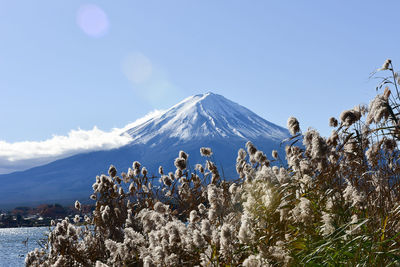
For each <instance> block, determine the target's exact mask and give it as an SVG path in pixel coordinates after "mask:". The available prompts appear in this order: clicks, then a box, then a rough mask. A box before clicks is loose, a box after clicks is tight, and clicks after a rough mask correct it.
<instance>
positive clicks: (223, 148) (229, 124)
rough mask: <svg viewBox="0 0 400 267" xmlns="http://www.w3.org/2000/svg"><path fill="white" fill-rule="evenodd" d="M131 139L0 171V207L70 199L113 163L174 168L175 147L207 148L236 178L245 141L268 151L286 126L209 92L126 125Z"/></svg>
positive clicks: (81, 195)
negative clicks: (102, 148)
mask: <svg viewBox="0 0 400 267" xmlns="http://www.w3.org/2000/svg"><path fill="white" fill-rule="evenodd" d="M121 134H123V135H126V134H128V135H130V136H131V137H132V141H131V142H130V143H129V144H127V145H125V146H123V147H120V148H117V149H112V150H105V151H96V152H90V153H81V154H78V155H74V156H71V157H68V158H64V159H59V160H56V161H54V162H51V163H49V164H46V165H43V166H39V167H35V168H32V169H29V170H26V171H22V172H14V173H11V174H5V175H0V180H1V182H2V186H1V187H0V208H4V207H12V206H16V205H36V204H40V203H54V202H59V203H72V201H73V200H75V199H80V200H85V199H88V197H89V195H90V194H91V190H92V188H91V185H92V184H93V182H94V179H95V177H96V175H99V174H101V173H106V172H107V170H108V167H109V166H110V165H111V164H113V165H114V166H116V167H117V169H118V171H120V172H122V171H127V169H128V168H129V167H131V165H132V162H133V161H135V160H138V161H139V162H141V163H142V165H143V166H146V167H147V169H148V170H149V172H150V174H157V169H158V166H160V165H161V166H163V167H164V169H165V170H166V171H173V170H174V166H173V161H174V159H175V158H176V157H177V156H178V153H179V151H180V150H183V151H185V152H187V153H188V154H189V164H190V165H192V166H193V165H195V164H196V163H204V161H205V159H204V158H202V157H201V156H200V153H199V150H200V147H203V146H206V147H211V148H212V150H213V152H214V154H213V159H214V160H215V162H216V164H217V166H218V167H219V168H220V169H221V174H222V175H223V176H224V177H225V178H226V179H234V178H237V176H236V172H235V159H236V155H237V151H238V149H239V148H243V147H244V145H245V143H246V142H247V141H248V140H250V141H252V142H253V143H254V144H255V145H256V147H257V148H259V149H260V150H263V151H264V152H265V153H266V154H267V155H270V152H271V150H272V149H277V150H278V151H282V150H283V149H282V147H280V142H281V141H282V140H283V139H285V138H287V137H288V136H289V133H288V131H287V130H286V129H284V128H282V127H280V126H277V125H275V124H273V123H271V122H268V121H266V120H265V119H263V118H261V117H259V116H258V115H256V114H255V113H253V112H252V111H250V110H249V109H247V108H245V107H243V106H240V105H239V104H237V103H234V102H232V101H230V100H228V99H226V98H225V97H223V96H221V95H217V94H213V93H206V94H201V95H195V96H191V97H188V98H186V99H185V100H183V101H182V102H180V103H178V104H176V105H175V106H173V107H171V108H170V109H168V110H166V111H164V112H162V113H160V114H158V115H155V116H153V117H150V118H149V119H148V120H146V121H145V122H143V123H140V124H137V125H135V126H133V127H131V128H127V129H125V131H124V132H123V133H121Z"/></svg>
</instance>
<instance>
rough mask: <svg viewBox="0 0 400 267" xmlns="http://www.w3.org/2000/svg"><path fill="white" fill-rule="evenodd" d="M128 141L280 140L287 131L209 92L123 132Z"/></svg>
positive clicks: (189, 99)
mask: <svg viewBox="0 0 400 267" xmlns="http://www.w3.org/2000/svg"><path fill="white" fill-rule="evenodd" d="M126 133H128V134H129V135H131V136H132V137H133V141H132V144H139V143H140V144H151V145H157V144H158V143H160V142H163V141H164V140H166V139H168V138H178V139H179V140H180V141H193V140H198V139H202V138H208V139H210V138H232V137H236V138H237V137H239V138H243V139H246V140H251V139H255V138H259V137H265V138H268V139H271V140H276V141H281V140H282V139H284V138H285V137H287V131H286V130H285V129H282V128H281V127H278V126H277V125H275V124H272V123H270V122H268V121H266V120H265V119H263V118H261V117H259V116H258V115H256V114H255V113H253V112H251V111H250V110H248V109H247V108H245V107H243V106H241V105H239V104H237V103H234V102H232V101H230V100H228V99H226V98H225V97H223V96H221V95H217V94H213V93H206V94H202V95H195V96H191V97H188V98H186V99H185V100H183V101H182V102H180V103H178V104H176V105H175V106H173V107H171V108H170V109H168V110H167V111H165V112H164V113H162V114H160V115H158V116H155V117H154V118H151V119H149V120H148V121H146V122H145V123H143V124H141V125H138V126H136V127H134V128H132V129H129V130H127V131H126Z"/></svg>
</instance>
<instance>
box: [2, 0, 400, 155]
mask: <svg viewBox="0 0 400 267" xmlns="http://www.w3.org/2000/svg"><path fill="white" fill-rule="evenodd" d="M399 12H400V2H399V1H365V0H364V1H299V0H297V1H267V0H262V1H261V0H260V1H256V0H251V1H234V0H229V1H228V0H226V1H222V0H221V1H215V0H210V1H206V0H202V1H189V0H181V1H174V0H168V1H166V0H159V1H153V0H146V1H131V0H125V1H124V0H119V1H92V2H87V1H78V0H68V1H54V0H35V1H18V0H15V1H5V0H0V38H1V39H0V40H1V41H0V115H1V116H0V140H1V142H2V144H3V148H4V147H5V146H7V147H8V148H9V147H10V146H11V147H12V145H13V144H14V145H17V144H18V145H20V148H23V143H21V142H23V141H44V140H48V139H51V138H54V135H57V136H61V137H62V136H71V134H72V133H73V132H71V130H75V133H76V131H78V133H81V134H84V132H85V131H88V132H89V133H92V132H93V131H95V130H97V129H93V127H94V126H97V127H98V128H99V129H100V130H101V131H104V132H110V131H112V129H113V128H122V127H124V126H125V125H127V124H128V123H130V122H133V121H135V120H136V119H138V118H140V117H142V116H144V115H146V114H147V113H149V112H151V111H153V110H155V109H166V108H168V107H170V106H172V105H174V104H176V103H177V102H179V101H181V100H182V99H183V98H185V97H188V96H190V95H194V94H199V93H205V92H208V91H212V92H214V93H218V94H221V95H223V96H225V97H226V98H228V99H230V100H232V101H235V102H237V103H239V104H241V105H243V106H245V107H247V108H249V109H251V110H252V111H254V112H255V113H257V114H258V115H260V116H261V117H263V118H265V119H267V120H269V121H271V122H274V123H276V124H278V125H281V126H285V125H286V121H287V118H288V117H289V116H295V117H297V118H298V119H299V121H300V123H301V126H302V128H303V130H304V129H306V128H307V127H309V126H311V127H314V128H316V129H318V130H320V132H321V133H322V134H323V135H329V134H330V131H331V130H330V128H329V127H328V119H329V117H330V116H338V115H339V114H340V113H341V111H343V110H344V109H348V108H352V107H353V106H354V105H356V104H359V103H366V104H368V103H369V101H370V100H371V99H372V98H373V97H374V95H375V85H376V83H377V81H376V80H371V79H369V75H370V73H371V72H372V71H373V70H374V69H377V68H379V67H380V66H381V65H382V64H383V62H384V61H385V59H387V58H391V59H392V60H393V63H394V65H395V66H399V68H400V54H399V47H400V46H399V45H400V27H399V26H400V19H399V18H400V15H399ZM78 129H82V130H78ZM100 130H99V131H100ZM101 131H100V132H101ZM66 138H67V137H66ZM16 142H18V143H16ZM24 144H29V143H28V142H25V143H24ZM0 148H1V146H0ZM0 154H1V153H0Z"/></svg>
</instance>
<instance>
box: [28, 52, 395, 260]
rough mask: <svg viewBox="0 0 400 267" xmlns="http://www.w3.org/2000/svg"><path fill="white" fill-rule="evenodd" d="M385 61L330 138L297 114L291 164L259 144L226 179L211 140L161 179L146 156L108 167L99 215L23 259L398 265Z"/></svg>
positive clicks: (63, 229) (100, 186) (97, 192)
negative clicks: (363, 101)
mask: <svg viewBox="0 0 400 267" xmlns="http://www.w3.org/2000/svg"><path fill="white" fill-rule="evenodd" d="M379 71H389V72H390V73H391V75H390V77H388V78H384V79H383V80H382V82H381V83H380V84H379V85H378V88H377V89H379V90H381V89H382V88H383V87H385V89H384V92H383V94H378V95H377V96H376V98H375V99H373V100H372V101H371V104H370V106H369V107H366V106H362V105H359V106H356V107H354V108H352V109H349V110H346V111H344V112H343V113H342V114H341V115H340V118H339V119H340V122H339V121H338V120H337V119H336V118H331V119H330V121H329V123H330V125H331V126H332V127H333V128H334V129H333V131H332V135H331V136H329V137H328V138H325V137H322V136H320V134H319V133H318V132H317V131H316V130H314V129H308V130H307V131H305V132H303V133H301V130H300V124H299V122H298V121H297V119H295V118H294V117H291V118H289V121H288V127H289V130H290V132H291V133H292V135H293V136H292V138H290V139H289V140H286V143H287V146H286V160H287V166H284V165H283V163H282V162H281V161H280V157H279V156H278V155H277V152H276V151H273V155H272V161H271V162H272V163H280V166H272V167H271V166H270V161H269V160H268V159H267V156H266V155H265V154H264V153H263V152H261V151H258V150H257V148H256V147H255V146H254V145H253V144H252V143H251V142H248V143H247V144H246V148H247V152H246V151H245V150H243V149H241V150H239V152H238V157H237V162H236V169H237V172H238V175H239V177H240V178H239V179H237V180H235V181H229V182H228V181H224V180H221V178H220V176H219V173H218V169H217V167H216V165H215V164H214V163H213V162H212V161H211V160H210V158H209V157H210V156H211V155H212V152H211V150H209V149H208V148H201V154H202V155H203V156H205V157H207V160H206V164H205V166H203V165H199V164H198V165H196V169H195V170H193V171H189V170H188V169H187V164H186V163H187V159H188V157H189V155H187V154H186V153H185V152H180V153H179V157H178V158H177V159H176V160H175V166H176V168H177V169H176V172H175V173H169V174H164V172H163V169H162V167H160V170H159V173H160V177H158V178H159V183H158V184H159V185H158V186H153V185H152V184H154V178H150V177H147V170H146V169H145V168H144V167H142V166H141V165H140V163H138V162H134V163H133V166H132V168H130V169H129V170H128V171H127V173H121V177H119V176H118V175H117V170H116V168H115V167H114V166H111V167H110V170H109V175H108V176H106V175H101V176H98V177H96V182H95V183H94V184H93V192H94V193H93V195H92V196H91V198H92V199H94V200H96V209H95V211H94V212H93V216H92V217H91V218H89V217H86V218H85V220H84V221H85V223H84V225H83V226H77V225H76V224H74V223H72V222H70V221H69V220H68V219H65V220H63V221H62V222H60V223H58V224H57V225H55V227H54V228H53V230H52V231H51V233H50V235H49V238H48V249H47V250H46V249H43V250H35V251H32V252H30V253H29V254H28V255H27V257H26V265H27V266H50V265H51V266H53V265H54V266H94V265H96V266H142V265H144V266H173V265H175V266H196V265H197V266H198V265H200V266H238V265H243V266H299V265H309V266H314V265H318V266H337V265H359V266H383V265H396V264H397V265H398V264H400V252H399V249H400V244H399V242H400V238H399V235H400V194H399V192H400V190H399V184H400V183H399V182H400V179H399V175H400V163H399V150H398V141H399V138H400V123H399V119H400V118H399V114H400V113H399V111H400V110H399V107H400V106H399V103H400V95H399V92H398V88H397V87H398V85H399V83H400V80H399V76H398V74H397V73H396V72H394V70H393V66H392V63H391V61H389V60H387V61H386V62H385V64H384V65H383V67H382V68H381V69H379ZM392 91H394V93H392ZM296 143H297V144H299V143H302V145H299V146H296ZM76 207H77V208H78V209H79V207H80V205H79V203H77V204H76ZM78 219H79V218H78ZM78 219H77V220H76V221H78Z"/></svg>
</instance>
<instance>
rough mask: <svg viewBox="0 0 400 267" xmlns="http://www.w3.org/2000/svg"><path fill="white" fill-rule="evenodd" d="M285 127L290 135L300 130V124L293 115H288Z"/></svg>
mask: <svg viewBox="0 0 400 267" xmlns="http://www.w3.org/2000/svg"><path fill="white" fill-rule="evenodd" d="M287 127H288V129H289V132H290V134H291V135H296V134H297V133H298V132H300V124H299V121H298V120H297V119H296V118H295V117H290V118H289V119H288V121H287Z"/></svg>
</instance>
